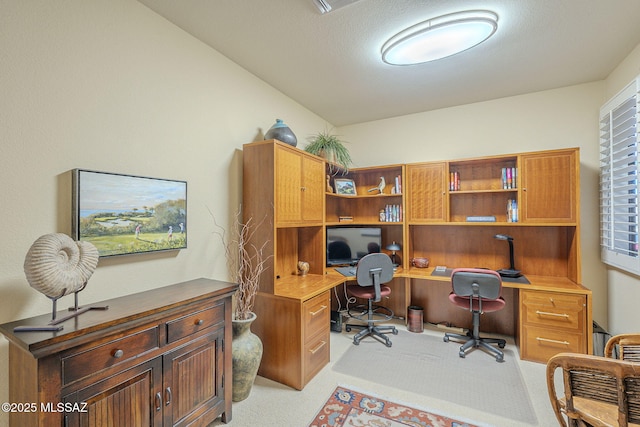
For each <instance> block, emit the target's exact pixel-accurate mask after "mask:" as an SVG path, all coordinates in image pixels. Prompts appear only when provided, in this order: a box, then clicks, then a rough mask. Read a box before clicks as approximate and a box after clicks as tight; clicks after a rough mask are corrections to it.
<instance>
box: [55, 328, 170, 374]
mask: <svg viewBox="0 0 640 427" xmlns="http://www.w3.org/2000/svg"><path fill="white" fill-rule="evenodd" d="M158 337H159V334H158V327H157V326H155V327H152V328H149V329H145V330H143V331H139V332H136V333H133V334H130V335H127V336H125V337H123V338H118V339H115V340H113V341H109V342H107V343H105V344H102V345H99V346H97V347H92V348H89V349H87V350H83V351H81V352H79V353H75V354H73V355H71V356H68V357H64V358H63V359H62V379H63V383H64V384H70V383H72V382H73V381H76V380H79V379H81V378H83V377H85V376H87V375H91V374H94V373H96V372H99V371H101V370H103V369H106V368H110V367H112V366H114V365H117V364H119V363H122V362H124V361H126V360H130V359H132V358H134V357H138V356H140V355H141V354H143V353H146V352H147V351H149V350H153V349H155V348H158V344H159V342H158V341H159V338H158Z"/></svg>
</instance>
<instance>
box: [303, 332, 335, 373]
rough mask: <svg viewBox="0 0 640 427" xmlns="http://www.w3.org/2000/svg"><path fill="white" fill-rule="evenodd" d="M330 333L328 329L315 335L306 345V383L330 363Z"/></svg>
mask: <svg viewBox="0 0 640 427" xmlns="http://www.w3.org/2000/svg"><path fill="white" fill-rule="evenodd" d="M327 326H328V324H327ZM329 334H330V332H329V331H328V330H327V332H325V333H322V334H319V335H317V336H315V337H313V338H312V339H311V340H310V341H309V342H308V343H306V344H305V345H304V350H303V351H304V356H303V357H304V381H305V384H306V383H307V382H309V381H310V380H311V379H312V378H313V377H314V376H315V375H316V374H317V373H318V372H319V371H320V370H321V369H322V368H323V367H324V366H325V365H326V364H327V363H329V352H330V351H329V348H330V346H329Z"/></svg>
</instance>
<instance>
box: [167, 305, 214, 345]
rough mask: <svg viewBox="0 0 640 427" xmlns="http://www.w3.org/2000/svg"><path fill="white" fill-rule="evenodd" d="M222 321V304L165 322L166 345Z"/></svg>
mask: <svg viewBox="0 0 640 427" xmlns="http://www.w3.org/2000/svg"><path fill="white" fill-rule="evenodd" d="M223 321H224V305H223V304H218V305H216V306H214V307H209V308H206V309H204V310H200V311H196V312H195V313H191V314H188V315H186V316H183V317H180V318H178V319H175V320H171V321H169V322H167V343H172V342H175V341H178V340H179V339H182V338H185V337H188V336H189V335H193V334H195V333H196V332H198V331H201V330H203V329H206V328H210V327H211V326H213V325H215V324H217V323H220V322H223Z"/></svg>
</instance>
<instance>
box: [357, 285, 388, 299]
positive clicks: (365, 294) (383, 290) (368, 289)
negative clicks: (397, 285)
mask: <svg viewBox="0 0 640 427" xmlns="http://www.w3.org/2000/svg"><path fill="white" fill-rule="evenodd" d="M347 290H348V292H349V294H351V295H352V296H354V297H356V298H362V299H374V298H375V297H376V292H375V289H374V287H373V286H359V285H349V286H347ZM390 294H391V288H390V287H388V286H387V285H380V296H382V297H386V296H389V295H390Z"/></svg>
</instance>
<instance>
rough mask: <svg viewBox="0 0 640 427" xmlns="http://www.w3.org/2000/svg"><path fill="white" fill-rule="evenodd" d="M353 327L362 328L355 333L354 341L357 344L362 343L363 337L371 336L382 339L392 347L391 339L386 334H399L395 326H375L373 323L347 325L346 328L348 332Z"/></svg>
mask: <svg viewBox="0 0 640 427" xmlns="http://www.w3.org/2000/svg"><path fill="white" fill-rule="evenodd" d="M351 328H361V329H362V330H361V331H360V332H358V333H357V334H355V335H354V337H353V343H354V344H355V345H358V344H360V341H362V338H364V337H367V336H371V337H373V338H375V339H376V340H378V341H380V342H381V343H383V344H384V345H386V346H387V347H391V340H390V339H389V337H388V336H387V335H385V334H388V333H392V334H393V335H398V330H397V329H396V327H395V326H374V325H373V324H367V325H351V324H347V325H345V330H346V331H347V332H351Z"/></svg>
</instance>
